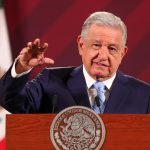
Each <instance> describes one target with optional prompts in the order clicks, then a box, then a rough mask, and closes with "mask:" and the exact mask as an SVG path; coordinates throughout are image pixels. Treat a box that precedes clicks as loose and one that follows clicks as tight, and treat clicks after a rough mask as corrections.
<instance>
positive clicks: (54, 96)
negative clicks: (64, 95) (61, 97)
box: [52, 94, 58, 113]
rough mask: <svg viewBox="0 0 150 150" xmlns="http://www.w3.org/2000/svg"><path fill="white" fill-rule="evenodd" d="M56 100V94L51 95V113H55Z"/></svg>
mask: <svg viewBox="0 0 150 150" xmlns="http://www.w3.org/2000/svg"><path fill="white" fill-rule="evenodd" d="M57 100H58V96H57V95H56V94H55V95H53V98H52V113H54V112H55V106H56V104H57Z"/></svg>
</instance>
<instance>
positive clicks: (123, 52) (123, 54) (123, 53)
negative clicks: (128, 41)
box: [121, 46, 128, 58]
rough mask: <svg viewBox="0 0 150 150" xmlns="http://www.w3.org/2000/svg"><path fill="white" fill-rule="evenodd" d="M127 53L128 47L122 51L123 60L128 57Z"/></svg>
mask: <svg viewBox="0 0 150 150" xmlns="http://www.w3.org/2000/svg"><path fill="white" fill-rule="evenodd" d="M127 52H128V47H127V46H125V47H124V48H123V50H122V53H121V56H122V58H123V57H124V56H125V55H126V53H127Z"/></svg>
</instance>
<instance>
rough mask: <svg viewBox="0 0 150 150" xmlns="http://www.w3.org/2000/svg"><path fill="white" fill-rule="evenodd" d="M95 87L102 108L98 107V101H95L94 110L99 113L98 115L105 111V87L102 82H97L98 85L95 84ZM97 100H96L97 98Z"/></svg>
mask: <svg viewBox="0 0 150 150" xmlns="http://www.w3.org/2000/svg"><path fill="white" fill-rule="evenodd" d="M93 87H94V88H95V89H96V91H97V96H98V100H99V104H100V106H97V104H96V101H94V103H93V106H92V109H93V110H94V111H95V112H96V113H97V114H102V113H103V112H104V109H105V104H106V101H105V91H106V90H105V85H104V84H103V83H102V82H99V81H97V82H96V83H94V84H93ZM95 99H96V98H95Z"/></svg>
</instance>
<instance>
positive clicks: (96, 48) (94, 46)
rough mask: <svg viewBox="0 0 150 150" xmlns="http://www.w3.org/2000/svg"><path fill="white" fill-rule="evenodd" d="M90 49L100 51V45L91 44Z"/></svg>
mask: <svg viewBox="0 0 150 150" xmlns="http://www.w3.org/2000/svg"><path fill="white" fill-rule="evenodd" d="M92 48H93V49H95V50H98V49H100V44H93V45H92Z"/></svg>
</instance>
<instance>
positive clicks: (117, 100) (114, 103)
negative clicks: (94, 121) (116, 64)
mask: <svg viewBox="0 0 150 150" xmlns="http://www.w3.org/2000/svg"><path fill="white" fill-rule="evenodd" d="M127 81H128V80H127V78H126V77H125V76H124V75H123V74H122V73H120V72H117V76H116V79H115V80H114V83H113V86H112V89H111V93H110V96H109V100H108V102H107V104H106V108H105V111H104V113H118V112H121V109H122V106H123V107H126V106H127V105H126V106H125V105H122V104H124V103H126V100H127V96H128V95H129V91H130V90H129V88H128V85H127Z"/></svg>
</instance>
